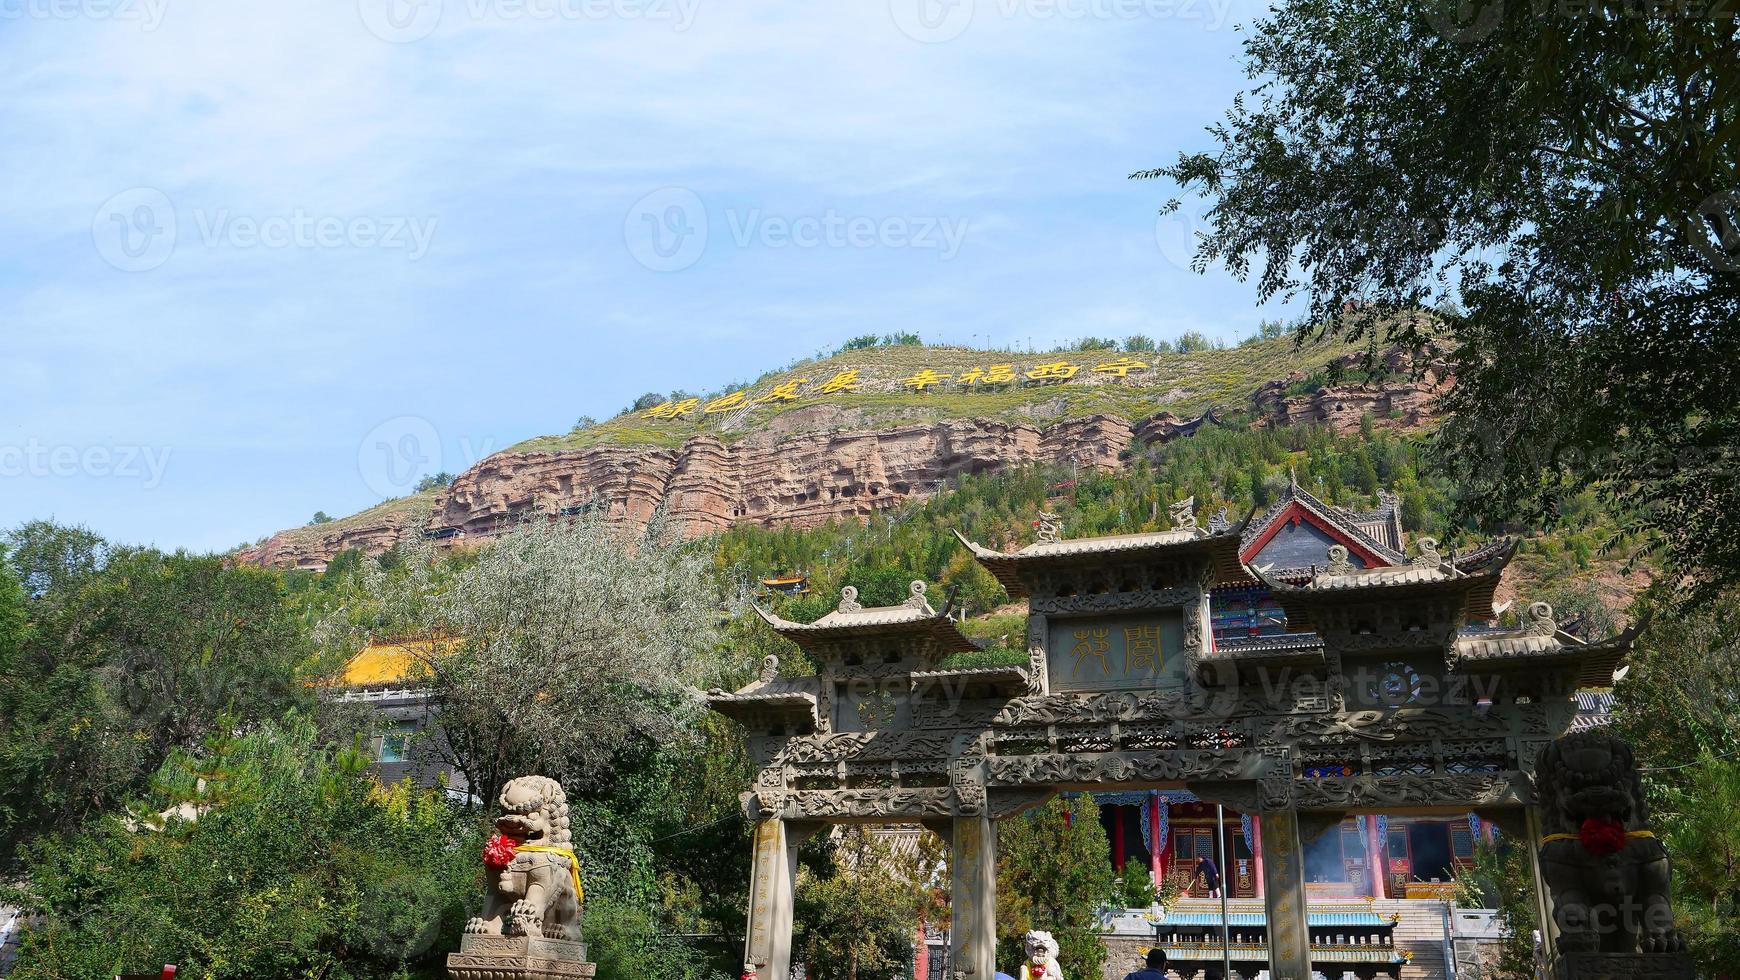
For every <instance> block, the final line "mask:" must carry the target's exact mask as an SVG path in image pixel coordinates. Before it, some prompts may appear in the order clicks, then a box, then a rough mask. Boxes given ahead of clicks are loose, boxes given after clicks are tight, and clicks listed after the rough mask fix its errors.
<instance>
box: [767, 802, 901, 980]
mask: <svg viewBox="0 0 1740 980" xmlns="http://www.w3.org/2000/svg"><path fill="white" fill-rule="evenodd" d="M825 850H826V852H827V860H826V861H825V862H824V867H823V869H822V870H821V871H819V872H818V871H816V870H814V869H812V868H810V867H804V868H802V869H801V870H800V872H799V876H798V893H797V919H798V921H799V925H800V931H799V933H798V935H797V936H796V938H795V939H794V941H793V948H794V949H795V950H801V951H802V954H803V958H804V960H805V961H806V962H807V963H809V964H811V966H812V967H813V972H812V973H811V975H812V976H814V977H816V978H817V980H870V978H873V977H874V978H878V980H880V978H882V977H886V976H890V975H891V974H893V973H895V972H896V971H897V970H899V969H901V968H903V967H904V966H906V965H907V963H908V962H909V961H910V959H911V954H912V942H913V936H914V935H915V931H916V930H917V928H918V914H917V913H918V908H917V906H916V904H915V903H914V901H913V894H912V893H913V887H912V883H911V882H910V881H909V880H907V879H906V877H904V876H903V875H902V873H901V868H900V864H901V863H902V862H900V860H899V858H898V857H897V855H896V854H895V852H894V849H893V848H892V847H891V846H890V845H889V844H888V842H887V840H886V839H885V838H879V837H877V836H876V835H875V834H873V833H871V832H870V831H869V830H868V829H867V828H864V827H847V828H845V829H844V830H843V831H842V832H841V834H840V836H839V840H838V841H829V842H828V844H827V846H826V848H825Z"/></svg>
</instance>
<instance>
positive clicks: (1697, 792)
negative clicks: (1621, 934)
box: [1661, 752, 1740, 976]
mask: <svg viewBox="0 0 1740 980" xmlns="http://www.w3.org/2000/svg"><path fill="white" fill-rule="evenodd" d="M1682 772H1683V776H1682V777H1681V779H1682V781H1683V782H1682V786H1683V788H1676V789H1675V790H1674V791H1671V792H1669V793H1667V794H1665V795H1666V798H1665V799H1664V800H1663V801H1662V810H1663V811H1665V812H1662V813H1661V817H1662V824H1663V826H1664V827H1665V829H1666V833H1665V834H1664V835H1663V837H1664V840H1663V842H1664V843H1665V844H1666V845H1667V849H1668V854H1669V855H1670V856H1672V858H1673V868H1674V879H1675V880H1674V906H1675V909H1676V911H1677V913H1678V916H1679V918H1680V920H1681V921H1680V923H1679V926H1680V928H1681V930H1682V931H1683V932H1685V933H1687V935H1688V937H1689V940H1690V943H1691V947H1692V953H1693V955H1694V956H1695V957H1696V959H1697V961H1698V966H1699V968H1700V975H1702V976H1732V975H1734V973H1735V972H1736V971H1740V821H1736V820H1735V819H1734V815H1735V814H1736V813H1740V760H1736V759H1733V758H1726V759H1723V758H1718V757H1716V756H1714V755H1711V754H1710V753H1708V752H1705V753H1703V754H1702V755H1700V756H1698V758H1697V759H1696V760H1694V762H1693V764H1691V765H1689V766H1688V767H1687V768H1686V769H1685V770H1682Z"/></svg>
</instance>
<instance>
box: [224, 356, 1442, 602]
mask: <svg viewBox="0 0 1740 980" xmlns="http://www.w3.org/2000/svg"><path fill="white" fill-rule="evenodd" d="M1274 343H1276V342H1271V344H1274ZM1279 343H1281V344H1289V342H1287V341H1281V342H1279ZM962 353H963V352H960V351H941V350H939V349H935V348H920V349H917V350H916V351H913V350H908V351H900V352H898V353H897V356H894V355H890V354H888V353H884V354H882V355H880V356H879V357H878V360H879V361H880V362H886V361H888V360H889V359H890V358H891V356H893V357H894V359H895V360H897V361H900V362H901V363H897V364H896V365H895V369H894V370H891V371H884V372H882V373H881V374H872V373H871V372H870V369H869V368H868V367H863V366H860V367H857V368H854V367H852V366H851V365H853V364H860V365H862V364H864V363H865V361H864V358H866V357H871V356H872V355H871V354H870V353H869V352H860V354H862V355H863V357H860V358H859V359H857V360H850V361H846V362H841V363H834V362H821V363H820V364H819V365H811V366H808V368H807V370H806V371H805V372H804V373H805V377H804V378H803V379H801V380H804V381H805V382H806V383H812V384H813V382H809V377H810V376H814V377H816V378H827V377H830V376H835V377H837V376H838V374H839V372H840V371H846V370H857V371H859V372H861V375H862V377H861V379H860V380H861V381H862V387H861V388H860V389H859V390H854V391H847V392H843V393H842V396H843V397H840V398H831V399H826V400H822V399H817V400H809V401H802V402H800V401H797V400H795V399H794V400H793V402H792V403H790V404H776V405H774V406H773V408H774V409H777V410H774V411H768V412H765V413H763V414H761V415H756V414H754V412H753V411H752V410H753V409H754V408H755V406H756V405H757V404H759V403H756V402H750V401H748V400H747V399H744V400H742V403H741V407H739V408H736V409H734V410H732V411H730V412H720V413H717V414H718V415H719V418H717V419H716V420H712V421H709V420H708V419H707V416H706V415H705V414H701V415H700V417H699V418H698V419H696V420H694V421H692V422H691V421H684V420H682V419H680V418H679V419H677V420H675V421H674V422H672V424H671V425H670V426H669V427H666V428H663V429H657V430H655V431H652V432H651V433H650V434H649V433H648V432H647V430H646V429H645V426H646V425H647V424H648V423H647V421H646V417H647V415H648V414H649V413H647V412H639V413H625V415H624V416H621V417H619V418H618V419H616V420H613V421H612V422H611V423H606V424H605V426H602V427H600V428H599V430H595V431H587V432H584V433H578V434H574V435H572V436H571V437H547V438H544V439H539V440H533V441H531V442H529V443H525V444H522V445H520V446H516V447H514V448H512V449H509V450H505V451H503V452H499V453H496V454H494V455H492V456H490V457H488V458H486V459H484V460H482V461H481V462H479V463H478V464H476V465H475V466H473V467H471V468H470V469H469V470H467V471H465V472H464V473H461V474H460V475H459V476H458V477H457V478H456V479H455V480H454V481H453V483H452V485H451V486H449V487H447V488H445V489H444V490H439V491H432V492H430V493H426V494H420V495H417V496H415V497H408V498H404V499H402V500H397V501H389V502H387V503H386V504H382V505H380V506H378V507H376V508H373V509H371V510H368V511H364V512H363V513H361V514H357V515H355V516H353V517H349V518H345V519H343V520H340V521H334V522H331V523H330V524H321V525H316V526H312V527H305V528H296V529H293V530H289V531H282V532H279V533H278V534H275V535H273V536H272V537H270V538H268V539H267V540H265V541H264V542H262V543H261V544H260V545H258V546H256V547H254V548H252V549H248V550H246V551H244V552H242V553H241V554H240V555H239V556H238V557H240V558H241V559H243V560H248V561H255V562H259V563H263V564H270V565H278V566H283V567H298V568H305V569H320V568H324V567H325V565H326V563H327V562H328V561H330V560H331V559H332V557H333V556H334V555H336V554H337V553H338V552H339V551H341V550H344V549H346V548H360V549H362V550H364V551H366V552H370V553H378V552H380V551H384V550H386V549H388V548H390V547H392V545H393V544H394V543H395V542H397V541H399V540H400V539H401V538H403V537H404V536H405V535H408V534H426V535H428V536H430V537H433V538H435V539H436V540H438V541H440V542H442V543H445V544H456V543H461V542H467V541H477V540H481V539H487V538H488V537H489V536H491V535H493V534H495V533H497V532H499V531H500V530H501V529H502V528H504V527H507V526H510V525H511V524H512V522H514V521H515V520H519V519H522V518H524V517H527V516H533V515H539V514H543V515H560V514H564V513H567V514H573V513H579V512H582V511H589V510H602V511H603V512H605V513H607V514H609V515H610V516H612V517H613V518H615V519H620V520H625V521H629V522H632V523H637V524H644V523H645V522H646V521H647V520H648V519H650V517H651V516H652V514H653V513H654V512H655V511H656V510H657V509H658V508H660V507H663V508H664V509H665V511H666V513H667V514H668V515H669V516H670V518H671V519H672V520H674V521H676V522H677V524H678V526H679V527H680V528H681V529H682V530H683V532H684V533H686V534H688V535H703V534H707V533H710V532H714V531H719V530H722V529H724V528H727V527H730V526H731V525H733V524H736V523H740V522H747V521H755V522H759V523H762V524H764V525H768V526H772V525H776V524H792V525H797V526H812V525H815V524H820V523H823V522H826V521H828V520H831V519H849V518H858V517H863V516H865V515H867V514H871V513H874V512H875V511H878V510H883V509H886V508H890V507H895V506H898V505H900V504H901V503H903V502H906V501H909V500H913V499H917V498H923V497H925V496H928V495H930V494H933V493H936V492H937V491H939V490H942V489H943V488H945V487H946V486H947V485H948V483H949V481H950V480H952V479H955V478H957V477H961V476H964V475H968V474H974V473H982V472H987V471H993V470H998V469H1002V468H1005V467H1012V466H1022V465H1028V464H1034V463H1051V464H1060V465H1074V466H1079V467H1083V468H1099V469H1106V468H1113V467H1116V466H1118V465H1120V460H1121V458H1123V456H1124V455H1125V453H1126V450H1128V449H1130V448H1131V447H1132V446H1133V445H1138V444H1144V443H1155V442H1165V441H1167V440H1170V439H1174V438H1180V437H1184V436H1188V435H1190V434H1191V433H1193V432H1195V431H1196V430H1197V429H1198V428H1200V427H1201V426H1203V425H1208V424H1215V422H1216V421H1217V420H1218V419H1221V418H1222V417H1231V416H1242V417H1245V418H1248V419H1250V420H1251V421H1252V422H1253V423H1254V424H1258V425H1296V424H1306V423H1319V424H1325V425H1329V426H1332V427H1335V428H1337V429H1341V430H1344V431H1351V430H1352V429H1355V428H1357V427H1358V426H1359V425H1360V424H1361V420H1362V419H1364V418H1368V417H1369V418H1370V419H1371V420H1372V424H1374V425H1377V426H1379V427H1409V426H1417V425H1422V424H1426V423H1428V422H1429V421H1431V420H1432V418H1433V416H1432V413H1431V401H1432V399H1433V397H1434V396H1435V395H1436V394H1437V392H1439V391H1440V390H1442V388H1443V387H1444V386H1446V385H1448V384H1449V383H1450V382H1451V379H1450V376H1449V372H1448V369H1447V368H1445V367H1444V366H1443V365H1441V364H1438V363H1434V364H1432V365H1429V366H1428V367H1427V368H1426V369H1425V370H1424V371H1422V372H1409V371H1408V370H1407V368H1408V366H1409V363H1410V362H1408V360H1407V358H1406V357H1405V356H1404V355H1399V354H1398V355H1394V356H1392V357H1390V358H1389V360H1388V361H1387V363H1386V365H1385V371H1386V372H1388V373H1390V374H1393V375H1394V377H1389V378H1388V379H1387V380H1375V381H1365V382H1362V383H1358V384H1329V385H1325V384H1316V383H1314V382H1313V381H1312V379H1313V378H1334V377H1337V376H1339V375H1342V374H1344V373H1345V368H1346V365H1347V364H1351V363H1354V361H1355V360H1357V358H1358V357H1359V355H1358V353H1357V352H1350V351H1347V350H1345V349H1340V350H1336V351H1333V352H1331V353H1332V354H1333V356H1332V358H1331V359H1330V360H1329V361H1327V362H1326V361H1324V360H1322V359H1321V358H1322V352H1318V353H1317V354H1316V358H1315V359H1313V357H1312V356H1311V354H1309V353H1306V354H1299V355H1289V354H1288V353H1287V352H1286V348H1282V347H1275V348H1273V349H1272V350H1266V351H1256V352H1251V351H1246V349H1244V348H1239V349H1238V353H1239V356H1240V357H1241V358H1242V359H1240V360H1234V359H1233V358H1232V356H1231V355H1232V354H1234V352H1230V351H1220V352H1213V351H1211V352H1204V355H1202V356H1201V358H1200V360H1199V362H1198V363H1200V364H1201V365H1202V368H1203V369H1201V370H1195V371H1193V370H1191V369H1190V365H1188V364H1171V365H1168V367H1169V368H1170V369H1171V373H1169V374H1167V375H1164V376H1158V377H1151V378H1142V379H1139V380H1138V381H1136V382H1135V383H1132V380H1131V378H1130V377H1129V376H1127V375H1115V374H1114V375H1111V376H1109V377H1107V376H1101V377H1082V378H1081V381H1082V382H1083V383H1082V384H1079V385H1074V386H1073V387H1064V386H1062V385H1059V384H1050V385H1037V384H1035V385H1028V384H1023V383H1021V382H1017V383H1016V384H1014V385H1008V386H1005V387H1004V388H1003V389H1001V390H994V391H991V392H988V393H986V394H980V393H979V392H978V390H977V389H976V388H972V387H968V388H967V389H966V390H965V392H964V393H960V394H955V395H952V396H951V395H937V394H936V393H935V391H934V390H926V389H919V391H918V392H916V393H903V392H901V390H900V389H899V388H898V387H896V385H898V384H899V381H898V380H897V379H898V377H899V375H900V374H901V373H903V372H906V371H911V370H918V368H915V367H914V365H916V364H920V363H924V364H938V365H940V366H941V367H945V368H948V369H949V371H950V372H951V375H945V376H944V377H949V376H957V377H958V376H963V375H962V374H961V372H962V371H963V368H962V366H961V365H962V364H964V363H968V362H967V361H965V360H963V359H962V357H961V356H960V355H961V354H962ZM972 353H973V354H975V355H978V352H972ZM950 355H953V356H952V357H951V356H950ZM1217 355H1222V356H1221V357H1220V358H1219V362H1220V363H1219V364H1218V365H1217V363H1216V356H1217ZM1007 356H1012V355H1007ZM1083 356H1085V360H1082V362H1081V366H1083V367H1087V366H1090V365H1093V364H1095V363H1096V362H1098V361H1100V360H1101V359H1100V358H1096V357H1095V356H1093V353H1092V352H1089V353H1088V354H1087V355H1078V357H1083ZM1145 356H1147V357H1149V358H1151V359H1153V360H1155V361H1158V360H1159V358H1161V357H1174V356H1178V355H1152V354H1150V355H1145ZM977 359H978V360H986V358H985V357H984V356H982V355H980V356H978V357H977ZM993 359H994V358H993ZM1029 359H1031V358H1029ZM834 361H840V359H838V358H836V359H834ZM974 363H975V364H976V362H974ZM1105 363H1110V362H1105ZM1229 365H1232V366H1236V367H1239V368H1242V369H1243V370H1242V371H1239V372H1237V373H1235V372H1234V371H1232V370H1230V369H1229ZM1313 365H1314V366H1315V370H1313V371H1309V372H1308V371H1307V370H1305V369H1306V368H1307V367H1312V366H1313ZM1338 365H1339V367H1338ZM882 366H884V367H886V364H883V365H882ZM1101 366H1102V367H1103V366H1104V364H1103V363H1102V364H1101ZM1217 367H1218V369H1217ZM1276 368H1279V369H1281V370H1274V369H1276ZM1018 369H1020V370H1034V368H1027V367H1025V366H1018ZM1325 369H1327V370H1325ZM965 370H969V371H970V370H972V369H971V368H967V369H965ZM1259 371H1266V372H1267V377H1266V378H1264V377H1263V376H1262V375H1261V374H1258V373H1257V372H1259ZM791 373H792V372H790V371H788V372H785V373H784V374H776V375H772V376H770V377H769V378H765V379H763V380H764V381H766V382H767V383H768V386H767V387H766V389H765V390H769V391H771V390H775V386H777V385H778V384H779V383H780V382H781V380H782V378H784V377H785V376H786V375H789V374H791ZM1155 373H1156V374H1158V372H1155ZM1253 375H1254V376H1253ZM1078 377H1079V375H1078ZM890 379H896V380H894V381H893V382H892V383H891V382H890ZM1066 380H1070V381H1074V380H1075V379H1074V378H1071V379H1066ZM1240 389H1242V391H1240ZM746 390H747V389H746ZM758 390H761V389H758ZM927 395H929V396H931V397H928V398H927V397H926V396H927ZM720 397H721V398H723V399H729V398H730V397H732V396H731V395H730V394H729V393H727V394H725V395H723V396H720ZM703 401H705V399H703ZM1159 405H1167V406H1170V407H1168V408H1164V409H1158V410H1156V409H1157V406H1159ZM1175 408H1176V409H1182V410H1186V411H1187V414H1175V413H1174V410H1173V409H1175ZM1143 409H1145V411H1144V410H1143ZM1191 409H1195V411H1189V410H1191ZM697 411H698V412H699V411H700V410H697ZM631 426H632V427H633V428H631Z"/></svg>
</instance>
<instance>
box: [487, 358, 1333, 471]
mask: <svg viewBox="0 0 1740 980" xmlns="http://www.w3.org/2000/svg"><path fill="white" fill-rule="evenodd" d="M1361 349H1363V348H1362V347H1360V346H1359V345H1357V344H1348V343H1346V342H1345V341H1339V340H1333V341H1317V342H1311V343H1307V344H1304V345H1300V344H1298V343H1296V342H1295V341H1294V340H1293V339H1292V338H1290V337H1277V338H1273V339H1267V340H1254V341H1249V342H1247V343H1244V344H1242V345H1240V346H1237V347H1228V348H1211V349H1208V350H1201V351H1195V352H1192V353H1183V354H1181V353H1175V352H1170V351H1165V352H1154V351H1120V350H1114V349H1110V348H1104V347H1096V348H1094V349H1090V350H1078V351H1068V352H1048V353H1026V352H1017V351H990V350H977V349H971V348H965V347H942V346H924V345H914V344H901V345H892V346H877V347H869V348H864V349H859V350H850V351H844V352H841V353H838V354H834V355H833V356H830V357H825V358H821V359H815V360H803V361H799V362H797V363H794V364H792V365H790V366H788V367H786V368H783V369H780V370H777V371H769V372H767V373H766V374H764V375H762V376H761V377H760V378H757V379H756V380H755V381H753V382H748V383H745V384H738V385H732V386H729V387H727V388H724V389H720V390H714V391H708V392H696V393H690V392H685V391H676V392H670V393H666V394H663V395H661V396H660V399H661V402H671V403H673V404H680V403H682V402H684V401H687V400H688V399H690V398H694V399H697V400H698V401H697V404H696V405H695V406H694V407H693V408H691V409H690V410H689V411H687V412H685V413H684V414H683V415H682V416H681V417H677V418H651V417H648V415H647V412H648V410H649V409H651V408H654V407H656V405H644V406H643V407H642V408H641V409H640V410H638V411H629V412H624V413H623V414H620V415H617V416H616V417H614V418H612V419H609V420H608V421H604V422H600V423H597V424H595V425H590V426H586V427H577V428H576V429H575V430H574V431H572V432H569V433H567V434H565V435H551V436H539V437H536V438H533V439H528V440H526V441H524V442H521V443H519V444H517V445H514V446H512V447H509V449H508V450H507V451H508V452H553V451H560V450H574V449H587V448H591V447H593V446H598V445H646V446H659V447H665V448H672V447H676V446H680V445H682V444H683V442H685V441H686V440H688V439H690V438H692V437H694V436H697V435H712V436H714V437H716V438H719V439H722V440H724V441H726V442H731V441H735V440H737V439H741V438H743V437H745V436H747V435H750V434H751V433H755V432H758V431H761V430H765V429H766V428H768V427H769V426H771V425H773V424H774V423H775V422H776V421H780V420H782V419H783V420H784V422H785V424H787V425H790V427H791V431H813V430H815V429H816V428H823V429H828V430H834V429H870V428H881V427H886V426H888V425H891V424H899V423H906V422H923V421H936V420H939V419H950V418H995V419H1003V420H1008V421H1020V422H1027V423H1031V424H1035V425H1038V426H1040V427H1044V426H1046V425H1048V424H1050V423H1051V422H1055V421H1060V420H1063V419H1069V418H1080V417H1082V416H1086V415H1093V414H1100V413H1103V414H1108V415H1117V416H1120V417H1122V418H1126V419H1130V420H1135V419H1139V418H1143V417H1145V416H1147V415H1151V414H1153V413H1155V412H1158V411H1162V410H1164V411H1170V412H1173V413H1174V414H1177V415H1181V416H1191V415H1197V414H1200V413H1202V412H1203V411H1206V410H1207V409H1208V408H1210V407H1213V406H1218V407H1221V408H1223V409H1237V408H1243V407H1245V406H1247V405H1248V404H1249V398H1250V395H1251V393H1252V392H1253V391H1254V390H1256V388H1257V387H1258V386H1260V385H1262V384H1263V383H1264V382H1267V381H1272V380H1276V379H1283V378H1286V377H1287V376H1288V375H1289V374H1291V373H1294V372H1298V373H1300V374H1303V375H1314V374H1319V373H1320V372H1322V370H1323V369H1324V367H1325V365H1326V364H1327V363H1328V362H1329V361H1331V360H1332V359H1334V358H1337V357H1340V356H1343V355H1346V354H1348V353H1351V352H1354V351H1358V350H1361ZM1120 358H1125V359H1128V360H1129V361H1134V362H1138V363H1140V364H1142V365H1144V367H1141V368H1132V369H1130V370H1129V372H1128V374H1127V375H1125V376H1123V377H1119V376H1118V375H1116V374H1115V373H1113V371H1112V370H1108V371H1096V370H1095V369H1096V368H1098V367H1100V366H1101V365H1108V366H1110V365H1114V364H1116V363H1117V362H1118V360H1119V359H1120ZM1059 363H1062V364H1065V365H1072V366H1074V367H1075V368H1076V369H1077V370H1076V372H1075V374H1074V376H1073V377H1070V378H1068V379H1049V380H1048V379H1044V378H1039V379H1035V378H1029V377H1028V376H1027V375H1028V373H1029V372H1032V371H1036V370H1038V369H1040V368H1042V367H1043V366H1045V365H1054V364H1059ZM995 365H1009V366H1010V367H1011V368H1012V373H1013V374H1014V380H1013V381H1007V382H1002V383H995V384H988V383H985V381H984V380H983V379H980V378H975V379H974V380H972V381H971V382H969V383H968V384H964V385H963V384H962V383H961V382H960V381H959V380H958V379H960V378H961V377H962V375H964V374H965V375H968V376H969V377H973V376H972V375H971V374H969V372H973V371H975V370H977V371H981V372H983V371H989V370H990V369H991V368H992V367H993V366H995ZM854 370H855V371H857V372H858V386H857V390H845V391H834V392H826V393H824V392H822V391H820V390H819V389H823V388H824V387H826V386H827V383H828V382H829V381H830V380H832V379H834V378H836V377H838V376H839V375H840V374H842V373H843V372H850V371H854ZM926 370H928V371H931V372H934V373H935V374H936V375H939V376H947V380H943V381H940V382H939V383H937V384H935V385H929V386H926V387H924V388H923V389H922V390H920V389H917V388H915V387H913V386H912V385H909V384H907V383H905V382H906V379H908V378H913V377H915V376H917V375H918V374H919V372H921V371H926ZM1114 370H1115V369H1114ZM782 384H783V385H790V386H791V387H790V388H789V389H788V391H787V392H786V393H787V394H793V395H795V396H796V397H795V398H792V399H790V400H769V401H761V402H759V403H757V402H756V399H759V398H763V397H765V396H768V395H770V394H772V393H774V392H776V391H777V390H778V388H779V386H781V385H782ZM736 392H743V393H744V396H743V402H742V403H741V404H738V405H736V406H735V407H734V408H731V410H721V411H716V412H713V413H707V412H705V411H704V409H705V408H706V406H708V405H709V404H711V403H716V402H717V401H718V400H719V399H721V398H726V397H729V396H731V395H733V394H734V393H736ZM793 413H803V414H801V415H798V416H796V417H793Z"/></svg>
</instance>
